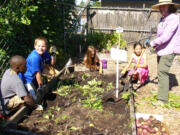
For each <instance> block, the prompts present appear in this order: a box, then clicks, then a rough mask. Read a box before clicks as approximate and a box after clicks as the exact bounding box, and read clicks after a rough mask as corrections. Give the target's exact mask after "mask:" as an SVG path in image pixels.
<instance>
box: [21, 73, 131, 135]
mask: <svg viewBox="0 0 180 135" xmlns="http://www.w3.org/2000/svg"><path fill="white" fill-rule="evenodd" d="M84 73H89V74H90V76H89V77H88V78H86V79H85V80H82V76H83V75H84ZM73 74H74V77H73V78H71V79H68V78H69V76H70V75H67V76H64V77H62V78H61V80H60V85H62V84H67V85H73V84H75V83H78V84H80V85H82V86H83V85H86V84H87V81H89V80H92V79H94V78H96V79H97V80H102V81H103V82H104V83H103V85H102V86H101V87H102V88H104V89H106V87H107V85H108V83H110V82H112V83H113V85H114V86H115V74H111V75H106V76H105V75H99V74H98V72H97V71H94V72H90V71H83V72H81V71H79V72H74V73H73ZM106 92H107V91H106V90H105V93H106ZM97 94H99V93H97ZM100 96H101V95H99V97H100ZM74 97H76V99H77V100H76V101H75V102H73V101H72V99H73V98H74ZM83 98H85V97H84V96H83V95H82V94H81V93H80V92H79V90H78V89H72V90H71V93H70V94H69V95H68V96H66V97H62V96H59V95H57V94H56V91H53V92H52V93H50V94H48V95H47V96H46V103H47V106H46V109H45V110H44V111H42V112H40V111H35V110H34V111H32V113H31V114H30V115H29V116H28V117H27V118H26V119H25V120H24V121H22V122H21V123H19V125H18V126H19V129H21V130H26V131H27V130H28V131H32V132H35V133H40V134H43V135H56V134H59V135H130V134H131V127H130V115H129V107H128V105H127V102H126V101H124V100H122V99H121V100H119V101H117V102H113V101H103V102H102V104H103V110H102V111H100V110H98V109H92V108H90V107H84V106H83V105H82V104H81V103H80V102H78V99H81V100H83Z"/></svg>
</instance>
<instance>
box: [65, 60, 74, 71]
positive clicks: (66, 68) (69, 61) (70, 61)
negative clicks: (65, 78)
mask: <svg viewBox="0 0 180 135" xmlns="http://www.w3.org/2000/svg"><path fill="white" fill-rule="evenodd" d="M71 64H72V60H71V58H69V60H68V62H67V63H66V65H65V71H64V74H66V73H67V70H68V67H69V66H70V65H71Z"/></svg>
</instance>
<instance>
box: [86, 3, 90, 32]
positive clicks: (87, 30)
mask: <svg viewBox="0 0 180 135" xmlns="http://www.w3.org/2000/svg"><path fill="white" fill-rule="evenodd" d="M89 9H90V8H89V6H88V7H87V25H86V34H88V33H89Z"/></svg>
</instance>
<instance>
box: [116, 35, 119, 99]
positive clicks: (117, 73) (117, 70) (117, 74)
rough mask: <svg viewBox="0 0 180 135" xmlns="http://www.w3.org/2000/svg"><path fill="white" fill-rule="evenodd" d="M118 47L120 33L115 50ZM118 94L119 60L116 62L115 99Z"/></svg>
mask: <svg viewBox="0 0 180 135" xmlns="http://www.w3.org/2000/svg"><path fill="white" fill-rule="evenodd" d="M119 47H120V32H119V45H118V46H117V50H119ZM118 94H119V59H118V58H117V60H116V98H118Z"/></svg>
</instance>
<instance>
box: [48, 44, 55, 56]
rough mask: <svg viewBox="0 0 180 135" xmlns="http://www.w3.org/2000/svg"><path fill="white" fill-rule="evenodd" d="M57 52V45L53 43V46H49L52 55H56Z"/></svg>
mask: <svg viewBox="0 0 180 135" xmlns="http://www.w3.org/2000/svg"><path fill="white" fill-rule="evenodd" d="M56 52H57V48H56V46H54V45H52V46H51V47H50V48H49V53H50V54H51V56H56Z"/></svg>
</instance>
